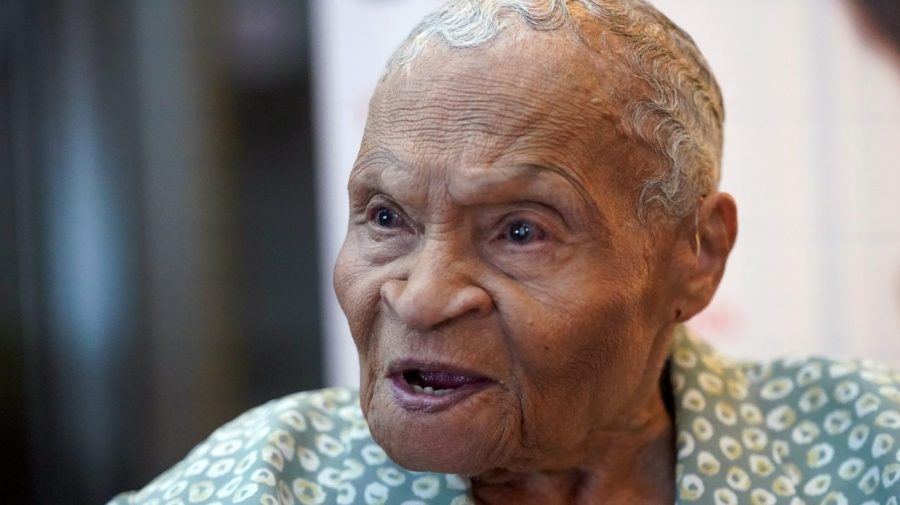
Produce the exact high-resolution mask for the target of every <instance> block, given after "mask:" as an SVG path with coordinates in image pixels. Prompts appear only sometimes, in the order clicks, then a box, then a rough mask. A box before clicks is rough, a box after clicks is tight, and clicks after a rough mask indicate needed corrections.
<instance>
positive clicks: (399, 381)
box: [390, 373, 493, 412]
mask: <svg viewBox="0 0 900 505" xmlns="http://www.w3.org/2000/svg"><path fill="white" fill-rule="evenodd" d="M390 379H391V383H392V385H393V392H394V398H395V399H396V400H397V403H399V404H400V406H401V407H403V408H404V409H405V410H413V411H424V412H439V411H441V410H445V409H448V408H450V407H453V406H454V405H456V404H458V403H461V402H462V401H464V400H466V399H467V398H469V397H470V396H472V395H475V394H477V393H480V392H481V391H483V390H484V389H486V388H487V387H489V386H490V385H491V384H493V382H491V381H488V380H485V381H481V382H475V383H472V384H466V385H465V386H460V387H458V388H455V389H453V390H452V391H450V392H449V393H447V394H445V395H443V396H437V395H430V394H427V393H417V392H416V391H414V390H413V388H412V387H411V386H410V385H409V383H408V382H406V379H404V378H403V374H399V373H398V374H395V375H392V376H391V377H390Z"/></svg>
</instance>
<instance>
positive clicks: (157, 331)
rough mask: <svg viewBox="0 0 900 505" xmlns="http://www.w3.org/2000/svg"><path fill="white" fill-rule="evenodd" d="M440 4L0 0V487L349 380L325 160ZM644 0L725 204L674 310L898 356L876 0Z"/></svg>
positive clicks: (709, 328) (142, 459)
mask: <svg viewBox="0 0 900 505" xmlns="http://www.w3.org/2000/svg"><path fill="white" fill-rule="evenodd" d="M439 3H440V2H438V1H437V0H310V1H301V0H190V1H182V0H155V1H149V0H146V1H138V0H131V1H124V2H123V1H113V0H69V1H63V0H46V1H42V2H32V1H28V0H5V1H3V2H0V390H2V393H3V396H2V399H3V401H2V407H0V408H2V416H0V429H2V431H0V437H2V438H0V439H2V440H3V442H4V447H3V450H2V451H0V461H2V468H0V470H2V471H0V479H2V488H3V489H4V497H3V500H4V503H38V504H54V503H103V502H104V501H105V500H107V499H109V498H110V497H111V496H112V495H113V494H114V493H116V492H118V491H122V490H125V489H133V488H138V487H140V486H141V485H143V484H144V483H146V482H147V481H148V480H149V479H151V478H152V477H153V476H155V475H157V474H158V473H159V472H161V471H162V470H164V469H166V468H168V467H169V466H171V465H172V464H173V463H174V462H176V461H177V460H178V459H180V458H181V457H182V456H183V455H184V454H185V453H186V451H187V450H189V449H190V447H192V446H193V445H195V444H196V443H198V442H199V441H200V440H202V438H203V437H205V435H207V434H208V433H209V432H210V431H212V430H213V429H214V428H215V427H217V426H218V425H220V424H222V423H223V422H225V421H227V420H229V419H231V418H233V417H235V416H236V415H237V414H239V413H240V412H242V411H244V410H246V409H248V408H250V407H252V406H254V405H257V404H260V403H262V402H265V401H267V400H269V399H272V398H276V397H278V396H281V395H284V394H288V393H290V392H293V391H299V390H304V389H312V388H318V387H322V386H324V385H333V384H344V385H347V384H351V385H352V384H354V383H355V381H356V371H355V368H356V363H355V354H354V351H353V349H352V346H351V342H350V339H349V336H348V333H347V329H346V325H345V323H344V321H343V318H342V316H341V315H340V313H339V311H338V309H337V305H336V302H335V300H334V298H333V295H332V293H331V288H330V269H331V266H332V263H333V258H334V256H335V254H336V251H337V248H338V246H339V244H340V240H341V236H342V234H343V232H344V229H345V222H346V212H347V210H346V197H345V195H344V194H343V189H344V184H345V179H346V174H347V172H348V171H349V169H350V166H351V164H352V162H353V159H354V157H355V153H356V149H357V144H358V142H359V138H360V136H361V132H362V127H363V122H364V120H365V114H366V105H367V100H368V96H369V94H370V93H371V90H372V88H373V87H374V84H375V81H376V80H377V78H378V76H379V74H380V71H381V68H382V65H383V63H384V61H385V60H386V59H387V57H388V55H389V54H390V52H391V50H392V49H393V48H394V47H396V45H397V44H398V43H399V42H400V41H401V40H402V39H403V38H404V37H405V35H406V34H407V33H408V32H409V30H410V29H411V28H412V26H413V25H414V24H415V22H416V21H417V20H418V19H420V18H421V17H422V15H424V14H425V13H426V12H428V11H429V10H431V9H433V8H434V7H435V6H436V5H438V4H439ZM655 3H656V4H657V6H658V7H659V8H660V10H662V11H663V12H665V13H667V14H668V15H669V16H670V17H671V18H672V19H673V20H674V21H675V22H676V23H678V24H680V25H681V26H682V27H683V28H685V29H686V30H687V31H688V32H689V33H691V34H692V35H693V36H694V38H695V40H696V41H697V43H698V45H699V46H700V48H701V50H703V52H704V54H705V55H706V56H707V58H708V60H709V61H710V64H711V66H712V68H713V69H714V71H715V73H716V75H717V77H718V79H719V81H720V84H721V86H722V88H723V90H724V93H725V99H726V111H727V119H726V149H725V152H726V155H725V161H724V178H723V183H722V186H723V189H725V190H727V191H730V192H732V193H733V194H734V195H735V197H736V198H737V200H738V204H739V210H740V217H741V231H740V233H739V239H738V244H737V249H736V250H735V253H734V256H733V260H732V262H731V263H730V264H729V271H728V272H727V273H726V280H725V281H724V283H723V286H722V288H721V290H720V293H719V294H718V295H717V297H716V299H715V300H714V302H713V304H712V305H711V306H710V307H709V308H708V309H707V310H706V311H705V312H704V313H703V314H701V315H700V316H698V317H697V318H695V320H694V321H692V326H693V327H694V328H695V329H696V330H697V331H698V332H699V333H700V334H701V335H703V336H704V338H706V339H708V340H710V341H713V342H714V343H716V344H717V345H718V346H720V347H722V348H724V349H725V350H726V351H728V352H730V353H731V354H733V355H736V356H739V357H750V358H758V357H767V356H774V355H781V354H791V353H810V352H815V353H820V354H822V353H824V354H829V355H832V356H868V357H873V358H877V359H879V360H881V361H884V362H887V363H889V364H892V365H894V366H900V198H898V191H900V50H898V49H897V46H895V45H894V44H895V41H896V40H898V39H900V36H898V33H900V5H898V4H897V3H896V2H895V1H893V0H854V1H851V0H757V1H755V2H739V1H727V2H723V1H721V0H658V1H657V2H655Z"/></svg>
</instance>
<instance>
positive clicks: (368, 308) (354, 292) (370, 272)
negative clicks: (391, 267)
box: [332, 235, 381, 357]
mask: <svg viewBox="0 0 900 505" xmlns="http://www.w3.org/2000/svg"><path fill="white" fill-rule="evenodd" d="M358 252H359V247H358V246H357V243H356V241H355V240H354V239H353V237H352V235H348V237H347V240H346V241H345V242H344V245H343V246H342V247H341V251H340V253H339V254H338V258H337V261H336V263H335V266H334V274H333V278H332V281H333V284H334V292H335V295H336V296H337V299H338V303H339V304H340V306H341V310H343V312H344V316H346V318H347V323H348V324H349V326H350V333H351V334H352V335H353V340H354V342H356V346H357V349H358V351H359V352H360V356H361V357H362V356H363V355H364V354H365V351H366V348H367V347H368V345H369V340H370V333H371V329H372V327H373V324H374V322H375V321H374V319H375V315H376V314H377V309H378V304H379V303H380V302H381V293H380V286H381V284H380V282H379V279H378V269H377V268H373V267H372V266H371V265H370V264H368V263H367V262H365V261H363V260H362V259H361V258H360V255H359V254H358Z"/></svg>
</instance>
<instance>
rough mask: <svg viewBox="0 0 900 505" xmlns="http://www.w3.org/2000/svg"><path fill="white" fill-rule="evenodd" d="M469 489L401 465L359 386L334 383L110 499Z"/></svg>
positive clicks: (284, 403) (321, 500)
mask: <svg viewBox="0 0 900 505" xmlns="http://www.w3.org/2000/svg"><path fill="white" fill-rule="evenodd" d="M467 490H468V486H467V485H466V483H465V482H464V481H463V480H462V479H460V478H459V477H457V476H452V475H448V476H445V475H439V474H428V473H414V472H409V471H407V470H405V469H402V468H401V467H399V466H397V465H396V464H395V463H393V462H392V461H391V460H390V459H389V458H388V457H387V455H386V454H385V452H384V450H382V449H381V447H379V446H378V444H376V443H375V441H374V440H373V439H372V437H371V435H370V433H369V429H368V425H367V424H366V421H365V418H364V417H363V415H362V412H361V410H360V407H359V396H358V392H357V391H356V390H352V389H345V388H329V389H322V390H317V391H307V392H302V393H296V394H292V395H289V396H285V397H283V398H280V399H277V400H273V401H270V402H268V403H266V404H264V405H261V406H259V407H256V408H253V409H251V410H249V411H247V412H246V413H244V414H242V415H240V416H239V417H237V418H236V419H234V420H233V421H231V422H229V423H227V424H225V425H224V426H222V427H221V428H219V429H217V430H216V431H215V432H213V433H212V434H211V435H210V436H209V437H208V438H207V439H206V440H204V441H203V442H201V443H200V444H199V445H197V446H196V447H195V448H194V449H192V450H191V451H190V452H189V453H188V455H187V456H186V457H185V458H184V459H183V460H182V461H180V462H178V463H177V464H176V465H175V466H173V467H172V468H171V469H169V470H167V471H166V472H165V473H163V474H162V475H160V476H159V477H157V478H156V479H154V480H153V481H152V482H150V483H149V484H148V485H147V486H146V487H144V488H143V489H141V490H140V491H137V492H133V493H124V494H121V495H119V496H117V497H116V498H114V499H113V501H111V502H110V503H111V504H114V505H124V504H132V503H135V504H160V505H162V504H166V503H216V502H221V503H262V504H273V505H274V504H279V503H294V502H295V500H297V501H299V502H300V503H314V504H338V503H340V504H352V503H375V502H378V503H384V501H382V499H387V498H388V497H390V498H391V502H393V501H394V500H395V499H400V498H402V500H400V501H404V500H416V499H418V500H423V499H430V498H440V499H441V500H444V498H445V497H446V498H448V499H447V500H446V502H447V503H451V502H452V501H453V500H454V499H455V500H457V501H456V502H455V503H458V504H463V503H468V502H467V501H466V500H467V499H468V494H467ZM373 500H374V501H373ZM398 503H399V502H398Z"/></svg>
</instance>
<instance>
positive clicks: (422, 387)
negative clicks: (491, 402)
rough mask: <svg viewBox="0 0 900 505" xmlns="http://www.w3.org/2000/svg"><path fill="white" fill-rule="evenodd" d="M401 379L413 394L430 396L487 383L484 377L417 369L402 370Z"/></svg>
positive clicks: (447, 393) (446, 393)
mask: <svg viewBox="0 0 900 505" xmlns="http://www.w3.org/2000/svg"><path fill="white" fill-rule="evenodd" d="M402 377H403V380H404V381H405V382H406V383H407V384H408V385H409V387H410V389H412V390H413V391H414V392H415V393H419V394H425V395H431V396H446V395H449V394H450V393H452V392H454V391H456V390H458V389H460V388H465V387H466V386H471V385H481V384H484V383H486V382H488V380H487V379H485V378H484V377H476V376H470V375H461V374H456V373H451V372H445V371H436V370H419V369H410V370H404V371H403V373H402Z"/></svg>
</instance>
